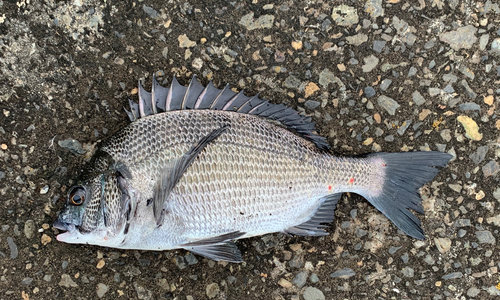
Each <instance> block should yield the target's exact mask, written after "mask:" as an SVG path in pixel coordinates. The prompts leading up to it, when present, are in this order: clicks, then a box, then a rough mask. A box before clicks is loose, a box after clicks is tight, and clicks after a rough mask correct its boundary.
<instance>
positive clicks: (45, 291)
mask: <svg viewBox="0 0 500 300" xmlns="http://www.w3.org/2000/svg"><path fill="white" fill-rule="evenodd" d="M0 11H1V13H0V48H1V50H2V55H1V57H0V79H1V82H2V84H1V85H0V199H1V201H0V271H1V272H0V291H2V292H1V293H0V300H2V299H28V298H29V299H55V298H68V299H79V298H81V299H114V298H116V299H189V300H191V299H192V300H194V299H210V298H211V299H294V300H295V299H297V300H298V299H306V300H313V299H379V298H380V299H392V298H394V299H436V300H437V299H455V298H456V299H462V298H474V299H495V297H498V296H499V295H500V286H499V285H498V284H499V280H498V276H499V268H500V245H499V244H498V236H499V234H500V231H499V226H500V212H499V207H500V187H499V178H500V177H499V176H500V174H499V170H500V165H499V163H500V147H499V146H498V145H499V144H500V140H499V132H500V120H499V118H500V113H499V107H500V88H499V86H500V29H499V28H498V20H499V19H500V7H499V4H498V3H497V1H492V0H486V1H482V2H474V1H466V0H440V1H430V0H425V1H409V2H407V3H406V2H404V1H400V2H398V1H389V2H388V1H382V0H367V1H361V2H356V1H352V2H345V3H344V2H343V3H340V2H335V1H322V2H318V1H312V2H304V1H302V2H301V1H289V2H283V1H281V2H270V1H268V2H261V1H240V2H237V1H236V2H225V3H222V2H221V3H219V2H214V3H212V4H211V5H209V6H207V5H206V2H205V1H199V0H193V1H189V2H186V1H177V0H174V1H169V2H168V4H166V3H165V2H164V1H157V0H145V1H140V2H138V3H135V4H131V3H127V2H120V1H97V0H87V1H81V0H76V1H17V2H16V1H0ZM152 74H155V76H156V77H157V78H158V79H159V81H160V82H162V83H163V84H165V85H168V84H169V83H170V82H171V78H172V76H173V75H176V76H177V78H178V80H179V81H180V82H181V83H182V84H187V83H189V80H190V79H191V77H192V76H193V75H197V77H198V78H199V80H200V82H201V83H203V84H206V83H208V82H209V81H210V80H212V81H213V83H214V85H215V86H217V87H219V88H222V87H223V86H224V85H225V84H226V83H229V84H230V87H231V88H233V89H234V90H237V91H239V90H242V89H245V93H246V94H247V95H255V94H256V93H260V96H261V97H263V98H266V99H270V100H271V101H272V102H273V103H283V104H285V105H288V106H292V107H294V108H296V109H297V110H299V111H300V112H301V113H303V114H305V115H308V116H310V117H311V118H312V120H313V121H314V122H315V123H316V124H317V129H318V133H319V134H320V135H322V136H324V137H326V138H327V139H328V142H329V143H330V144H331V145H332V150H333V152H334V153H336V154H342V155H363V154H367V153H371V152H376V151H384V152H397V151H417V150H420V151H427V150H434V151H436V150H437V151H444V152H448V153H450V154H452V155H453V156H454V159H453V160H452V162H451V163H450V165H449V166H448V167H447V168H444V169H443V170H442V171H441V172H440V173H439V174H438V175H437V177H436V178H435V180H434V181H433V182H430V183H429V184H427V185H426V186H425V187H424V188H423V189H421V191H420V192H421V193H422V195H423V207H424V211H425V216H421V215H419V218H420V220H421V222H422V225H423V228H424V230H425V233H426V237H427V238H426V240H424V241H419V240H415V239H413V238H411V237H408V236H406V235H404V234H402V233H401V232H400V231H398V230H397V229H396V228H395V227H394V226H393V225H392V224H391V223H390V222H389V221H388V220H387V219H386V218H385V217H383V216H382V215H381V214H380V213H379V212H378V211H377V210H376V209H375V208H373V207H372V206H371V205H370V204H368V202H367V201H366V200H364V199H362V198H361V197H359V196H358V195H355V194H349V195H344V196H343V197H342V199H341V200H340V201H339V204H338V207H337V210H336V214H335V220H334V222H333V223H332V224H330V225H331V227H330V228H328V229H327V230H328V232H329V233H330V235H329V236H326V237H289V236H286V235H283V234H274V235H267V236H264V237H255V238H251V239H245V240H241V241H237V245H238V247H239V248H240V249H241V250H242V253H243V259H244V260H245V263H242V264H238V265H236V264H229V263H224V262H220V263H218V262H214V261H211V260H208V259H205V258H202V257H200V256H197V255H194V254H192V253H188V252H186V251H181V250H172V251H162V252H155V251H133V250H117V249H111V248H101V247H94V246H89V245H68V244H63V243H60V242H58V241H57V240H56V234H57V233H58V231H57V230H56V229H55V228H51V224H52V222H53V220H54V219H55V217H56V215H57V212H58V211H59V210H60V209H61V206H62V201H63V200H64V199H65V197H66V195H67V193H68V188H69V187H70V186H72V185H73V184H74V183H75V180H76V179H77V177H78V174H79V173H80V171H81V170H82V169H83V167H84V165H85V164H86V163H87V162H88V160H89V159H90V157H91V156H92V153H93V152H94V151H95V149H96V146H97V145H98V144H99V142H100V141H102V140H103V139H105V138H107V137H109V136H110V135H112V134H113V133H115V132H116V131H117V130H119V129H121V128H123V127H124V126H126V124H127V123H128V121H127V117H126V114H125V112H124V110H123V107H124V106H126V104H127V98H128V97H130V98H131V99H132V100H134V101H135V100H136V99H137V90H135V87H136V85H137V81H138V80H141V81H142V82H144V84H145V86H149V85H150V83H151V78H152Z"/></svg>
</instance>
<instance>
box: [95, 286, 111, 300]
mask: <svg viewBox="0 0 500 300" xmlns="http://www.w3.org/2000/svg"><path fill="white" fill-rule="evenodd" d="M108 291H109V287H108V286H107V285H105V284H104V283H99V284H97V290H96V292H97V297H99V298H102V297H104V294H106V293H107V292H108Z"/></svg>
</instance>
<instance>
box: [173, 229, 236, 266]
mask: <svg viewBox="0 0 500 300" xmlns="http://www.w3.org/2000/svg"><path fill="white" fill-rule="evenodd" d="M243 235H245V232H241V231H234V232H229V233H225V234H222V235H219V236H216V237H211V238H208V239H203V240H199V241H195V242H191V243H187V244H184V245H181V247H182V248H184V249H186V250H188V251H191V252H193V253H196V254H198V255H201V256H205V257H208V258H210V259H213V260H215V261H220V260H224V261H228V262H234V263H239V262H242V261H243V260H242V258H241V253H240V250H238V247H236V245H235V244H234V243H233V242H231V240H234V239H237V238H239V237H241V236H243Z"/></svg>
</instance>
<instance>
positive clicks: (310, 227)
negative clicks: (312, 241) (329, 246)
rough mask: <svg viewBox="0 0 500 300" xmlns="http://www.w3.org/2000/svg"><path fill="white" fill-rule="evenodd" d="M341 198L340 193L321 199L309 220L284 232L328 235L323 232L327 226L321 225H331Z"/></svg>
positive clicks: (304, 234)
mask: <svg viewBox="0 0 500 300" xmlns="http://www.w3.org/2000/svg"><path fill="white" fill-rule="evenodd" d="M341 196H342V193H337V194H331V195H328V196H325V197H324V198H323V199H322V200H323V203H322V204H321V205H320V206H319V207H318V209H317V210H316V212H315V213H314V215H313V216H312V217H311V219H309V220H308V221H307V222H304V223H302V224H299V225H297V226H294V227H290V228H287V229H286V230H285V232H286V233H290V234H295V235H303V236H324V235H328V232H326V231H325V230H324V228H327V227H328V226H327V225H322V224H327V223H331V222H332V221H333V218H334V217H335V215H334V212H335V207H336V206H337V203H338V202H339V199H340V197H341Z"/></svg>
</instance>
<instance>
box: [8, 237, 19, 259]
mask: <svg viewBox="0 0 500 300" xmlns="http://www.w3.org/2000/svg"><path fill="white" fill-rule="evenodd" d="M7 244H8V245H9V248H10V258H12V259H16V258H17V255H18V254H19V252H18V250H17V246H16V244H15V243H14V240H13V239H12V238H11V237H10V236H8V237H7Z"/></svg>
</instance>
